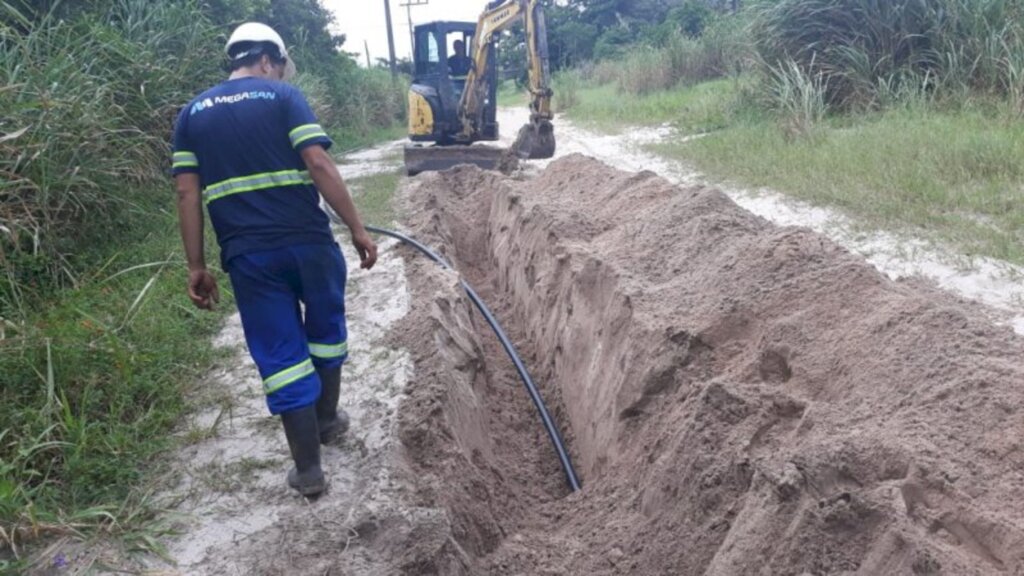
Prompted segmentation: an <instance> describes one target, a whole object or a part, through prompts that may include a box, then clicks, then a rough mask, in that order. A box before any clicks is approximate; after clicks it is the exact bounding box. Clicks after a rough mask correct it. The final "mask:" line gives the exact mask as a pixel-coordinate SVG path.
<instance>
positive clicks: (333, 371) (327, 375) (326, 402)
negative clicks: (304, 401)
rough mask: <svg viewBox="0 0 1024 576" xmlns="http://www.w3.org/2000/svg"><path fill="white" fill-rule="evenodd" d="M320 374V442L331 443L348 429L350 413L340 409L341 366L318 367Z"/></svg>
mask: <svg viewBox="0 0 1024 576" xmlns="http://www.w3.org/2000/svg"><path fill="white" fill-rule="evenodd" d="M316 373H317V375H318V376H320V399H319V400H317V401H316V419H317V422H318V424H319V427H320V443H321V444H329V443H331V442H333V441H334V439H335V438H337V437H338V436H340V435H342V434H344V433H345V432H347V431H348V424H349V419H348V414H347V413H346V412H345V411H344V410H340V409H338V397H339V396H340V395H341V366H338V367H336V368H317V369H316Z"/></svg>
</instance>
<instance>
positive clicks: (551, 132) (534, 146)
mask: <svg viewBox="0 0 1024 576" xmlns="http://www.w3.org/2000/svg"><path fill="white" fill-rule="evenodd" d="M511 151H512V154H513V155H514V156H516V157H518V158H521V159H524V160H526V159H529V160H542V159H545V158H553V157H554V156H555V127H554V125H552V124H551V122H550V121H548V120H541V121H540V122H536V123H534V122H531V123H529V124H526V125H524V126H523V127H522V128H520V129H519V135H518V136H516V141H515V143H513V144H512V150H511Z"/></svg>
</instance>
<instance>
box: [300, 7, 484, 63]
mask: <svg viewBox="0 0 1024 576" xmlns="http://www.w3.org/2000/svg"><path fill="white" fill-rule="evenodd" d="M384 1H385V0H320V2H321V4H323V5H324V7H325V8H327V9H328V10H330V11H332V12H334V16H335V20H336V24H335V30H334V31H335V32H339V33H342V34H345V36H346V37H347V40H345V46H344V47H343V49H344V50H345V51H346V52H358V53H359V58H358V59H357V60H358V61H359V63H360V64H361V65H363V66H365V65H366V55H365V53H364V49H363V41H364V40H365V41H366V43H368V44H369V47H370V57H371V58H372V59H373V61H374V62H376V60H377V58H387V57H388V29H387V26H386V25H385V20H384ZM387 1H388V2H390V3H391V20H392V23H393V24H394V27H395V55H396V56H397V57H398V58H403V57H405V58H408V57H409V55H410V47H409V45H410V38H409V17H408V14H409V11H408V10H407V9H406V8H402V7H401V5H402V4H406V3H408V2H409V1H410V0H387ZM411 1H412V2H413V3H416V2H427V4H424V5H422V6H413V7H412V9H411V12H412V22H413V25H414V26H415V25H417V24H425V23H427V22H433V21H434V20H464V21H467V22H476V20H477V17H478V16H480V13H481V12H483V10H484V6H485V5H486V4H487V0H411Z"/></svg>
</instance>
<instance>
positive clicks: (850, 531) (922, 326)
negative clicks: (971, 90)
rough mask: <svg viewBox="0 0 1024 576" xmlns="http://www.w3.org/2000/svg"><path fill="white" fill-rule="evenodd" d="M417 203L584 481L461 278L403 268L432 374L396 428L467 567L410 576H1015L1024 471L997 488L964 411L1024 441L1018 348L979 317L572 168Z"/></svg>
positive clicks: (457, 182)
mask: <svg viewBox="0 0 1024 576" xmlns="http://www.w3.org/2000/svg"><path fill="white" fill-rule="evenodd" d="M404 195H405V196H406V198H407V201H408V202H409V204H410V205H411V206H412V208H411V210H409V211H408V217H407V218H406V223H407V224H408V225H409V227H410V229H411V231H412V232H413V235H414V236H416V237H418V238H419V239H420V240H422V241H424V242H426V243H427V244H429V245H431V246H434V247H436V248H437V249H438V250H439V251H440V252H442V254H443V255H444V256H445V257H446V258H447V259H448V260H449V261H451V262H452V263H453V264H454V265H455V267H456V268H457V269H458V270H459V272H460V273H461V274H462V275H463V276H464V277H465V278H466V279H468V280H469V281H470V282H471V283H472V284H473V285H474V286H475V287H476V288H477V290H478V291H479V292H480V293H481V294H482V295H483V296H484V298H485V300H486V301H487V302H488V303H489V304H491V306H492V307H493V308H494V312H495V313H496V315H497V317H498V319H499V320H500V321H501V322H502V324H503V326H504V327H505V329H506V331H507V332H508V333H509V335H510V336H511V337H512V339H513V341H514V342H515V344H516V345H517V346H518V347H519V348H520V351H521V352H522V353H523V356H524V358H523V359H524V361H525V363H526V365H527V366H528V367H529V368H530V370H531V372H532V373H533V376H534V379H535V380H536V381H537V383H538V385H539V386H540V388H541V391H542V394H543V396H544V398H545V399H546V400H547V401H548V403H549V405H550V406H549V407H550V408H551V411H552V414H553V415H554V416H555V420H556V421H557V422H558V423H559V424H560V427H561V430H562V432H563V435H564V436H565V438H566V440H567V442H568V444H569V448H570V452H571V454H572V456H573V460H574V462H575V464H576V468H577V471H578V472H579V474H580V476H581V478H582V480H583V483H584V490H583V492H582V494H578V495H569V494H568V491H567V488H566V487H565V483H564V476H563V475H562V472H561V470H560V469H559V466H558V462H557V459H556V457H555V455H554V451H553V450H552V449H551V446H550V443H549V442H548V439H547V437H546V435H545V434H544V431H543V429H542V427H541V425H540V423H539V421H538V419H537V417H536V413H535V411H534V409H533V407H532V405H531V404H530V402H529V399H528V397H527V395H526V393H525V392H524V391H523V389H522V385H521V383H520V382H519V381H518V379H517V378H516V377H515V374H514V371H513V369H512V368H511V365H510V363H509V361H508V359H507V358H506V357H505V355H504V353H503V352H502V351H501V349H500V347H499V346H498V344H497V342H496V340H495V339H494V337H493V335H491V334H490V332H489V328H487V326H486V325H485V323H484V322H483V320H482V319H481V318H480V317H479V316H478V315H477V314H476V313H475V311H473V309H472V307H471V305H470V303H469V302H468V300H467V299H466V298H465V297H464V296H462V295H461V294H460V289H459V285H458V283H457V281H456V279H455V277H454V276H453V275H451V274H445V273H441V272H438V271H437V270H436V267H435V266H434V265H433V264H431V263H424V262H422V261H419V260H417V261H415V262H413V263H412V264H411V265H410V267H409V268H408V269H407V270H408V271H409V278H410V285H411V288H412V290H413V292H414V297H413V301H414V303H415V304H414V310H413V313H412V314H411V316H412V321H411V323H409V324H407V326H408V327H409V328H411V330H409V332H410V334H409V335H408V336H407V337H408V338H409V339H411V341H413V342H418V344H410V347H412V348H415V346H419V351H418V352H417V353H416V354H414V356H415V359H414V361H415V362H416V366H417V368H416V373H417V374H419V375H420V377H419V378H417V381H416V382H414V383H412V385H411V386H410V396H411V400H410V401H408V402H406V404H404V405H403V408H402V411H401V412H402V416H401V418H402V419H403V423H402V425H401V426H400V434H401V435H402V438H401V439H402V442H403V445H404V446H405V448H406V452H405V455H406V457H407V458H408V460H409V462H410V465H411V466H412V467H413V468H414V471H415V472H417V473H418V478H419V479H420V480H421V481H422V482H421V488H422V490H421V491H420V494H419V497H420V498H421V499H422V500H423V501H422V502H420V505H425V506H431V507H436V508H440V509H444V510H445V511H446V514H447V515H448V518H449V520H450V524H451V526H450V527H451V536H452V542H453V543H454V544H452V548H455V550H449V551H450V552H451V554H450V555H449V557H448V558H447V559H446V560H445V561H444V562H443V563H442V562H434V563H433V564H432V565H431V566H427V565H426V564H423V565H418V566H413V567H411V568H410V569H408V570H406V571H405V572H406V573H442V574H477V573H488V574H525V573H531V574H533V573H536V574H561V573H565V574H619V573H637V574H641V573H652V574H653V573H674V574H715V575H725V574H738V573H751V574H755V573H756V574H769V573H772V574H776V573H793V574H799V573H801V572H809V573H834V572H842V571H847V572H849V571H854V570H858V569H859V570H860V572H858V573H892V574H904V573H911V572H913V573H915V574H916V573H924V574H927V573H936V572H933V571H929V570H931V568H929V567H931V566H935V565H938V564H939V563H941V565H942V566H944V567H945V569H946V570H947V572H946V573H957V574H984V573H988V572H986V570H990V569H991V568H992V567H993V566H995V567H997V568H998V567H1004V566H1015V565H1017V564H1018V563H1020V562H1021V560H1020V558H1018V556H1020V555H1019V554H1018V553H1017V552H1015V550H1017V549H1016V548H1015V547H1014V545H1012V543H1013V542H1017V541H1024V540H1019V538H1020V537H1021V535H1020V532H1019V531H1018V530H1017V529H1016V528H1015V527H1014V524H1013V522H1008V521H1004V519H1003V518H1002V515H1003V514H1004V513H1005V510H1003V506H1002V502H1005V501H1007V499H1013V498H1015V497H1016V496H1014V495H1016V494H1024V477H1022V478H1021V479H1020V482H1018V480H1013V481H1012V482H1007V481H1005V477H1004V475H1005V473H1006V470H1005V468H1006V464H1005V462H1003V461H1001V460H1000V459H999V458H998V457H995V456H994V455H995V454H999V453H1001V452H999V451H1000V450H1003V451H1006V450H1015V449H1016V448H1012V447H1006V446H1004V443H1005V441H1004V440H1002V439H1000V438H997V437H995V436H991V435H990V434H989V431H990V430H992V429H994V428H993V426H977V425H975V423H976V422H977V421H978V417H977V416H976V417H974V418H972V419H970V420H966V419H964V418H962V417H958V415H959V414H961V411H963V410H965V409H969V410H971V411H972V413H974V414H976V415H977V414H984V418H985V419H989V420H990V421H992V422H996V421H998V422H1001V424H999V425H998V426H995V428H998V427H1003V428H1004V429H1007V430H1008V429H1013V430H1019V429H1024V420H1022V415H1021V414H1020V413H1018V412H1016V411H1014V410H1007V409H1006V407H1007V406H1012V405H1016V403H1017V402H1018V400H1019V397H1020V394H1021V393H1020V391H1019V385H1018V384H1017V383H1019V381H1020V378H1021V377H1022V374H1024V367H1022V366H1021V365H1020V362H1019V359H1020V357H1022V356H1021V355H1020V354H1021V350H1022V349H1021V342H1020V341H1018V340H1016V339H1014V337H1013V335H1012V333H1010V332H1009V331H1008V330H1006V329H1004V328H994V327H992V326H991V325H990V324H989V323H988V322H987V321H986V320H984V318H983V315H982V314H981V313H979V311H978V310H977V309H976V307H973V306H971V305H969V304H966V303H964V302H962V301H958V300H956V299H953V298H951V297H949V296H948V295H944V294H942V293H941V292H939V291H937V290H935V289H934V288H931V287H928V286H924V285H919V284H918V283H894V282H891V281H889V280H887V279H885V278H884V277H883V276H882V275H880V274H879V273H878V272H877V271H875V270H873V269H872V268H871V267H870V266H869V265H867V264H866V263H865V262H864V261H863V260H862V259H860V258H858V257H856V256H854V255H851V254H849V253H848V252H846V251H844V250H842V249H841V248H839V247H837V246H835V245H834V244H832V243H831V242H829V241H828V240H826V239H824V238H822V237H820V236H818V235H816V234H814V233H812V232H810V231H808V230H802V229H793V228H789V229H786V228H777V227H774V226H772V225H770V224H768V223H767V222H765V221H764V220H761V219H759V218H757V217H755V216H753V215H752V214H750V213H748V212H745V211H743V210H741V209H739V208H738V207H737V206H736V205H735V204H734V203H732V202H731V201H729V200H728V199H727V198H726V197H725V196H724V195H722V194H721V193H720V192H718V191H715V190H711V189H706V188H692V189H677V188H675V187H673V186H671V185H669V184H668V183H666V182H665V181H663V180H661V179H660V178H657V177H656V176H655V175H653V174H650V173H641V174H627V173H622V172H618V171H614V170H611V169H609V168H608V167H607V166H603V165H601V164H600V163H597V162H594V161H592V160H588V159H585V158H580V157H576V158H567V159H564V160H560V161H558V163H557V165H553V166H552V167H551V168H549V169H548V170H547V171H546V172H544V173H543V174H541V175H539V176H538V177H537V178H536V179H532V180H526V181H515V180H508V179H503V178H502V177H500V176H495V175H490V174H486V173H483V172H481V171H479V170H475V169H470V168H459V169H455V170H454V171H450V172H447V173H442V174H432V175H426V176H422V177H418V178H417V179H415V180H414V181H413V182H412V183H411V184H410V185H409V186H408V189H407V190H406V191H405V194H404ZM950 350H970V351H971V352H970V353H969V354H967V353H962V354H952V355H951V354H950V353H949V351H950ZM968 407H969V408H968ZM967 477H970V481H969V482H967V483H966V484H963V485H964V486H965V487H964V488H961V487H960V485H953V484H952V483H951V482H950V481H948V480H945V479H948V478H967ZM936 478H938V479H936ZM1015 478H1016V477H1015ZM974 486H985V489H984V490H983V491H982V490H976V489H975V488H974ZM998 494H1001V496H997V495H998ZM921 502H925V503H924V504H922V503H921ZM926 509H927V510H926ZM932 516H934V518H936V519H934V520H930V518H932ZM929 522H930V523H929ZM947 525H948V527H945V528H943V526H947ZM936 527H938V528H936ZM937 530H938V531H937ZM942 530H945V531H946V532H949V533H953V534H956V536H955V538H949V537H946V536H944V535H943V534H944V533H943V532H942ZM778 534H784V537H781V538H777V537H775V536H773V535H778ZM954 540H955V542H954ZM951 542H952V544H951ZM452 558H454V559H455V560H452ZM1021 565H1024V564H1021ZM417 569H418V570H419V571H418V572H417ZM921 570H924V571H923V572H921Z"/></svg>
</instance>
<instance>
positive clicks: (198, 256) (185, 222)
mask: <svg viewBox="0 0 1024 576" xmlns="http://www.w3.org/2000/svg"><path fill="white" fill-rule="evenodd" d="M174 183H175V186H176V187H177V189H178V220H179V223H180V225H181V240H182V242H183V243H184V244H185V260H186V261H187V262H188V297H189V298H190V299H191V300H192V303H193V304H195V305H196V307H197V308H202V309H204V310H213V305H214V304H216V303H217V302H220V293H219V292H218V290H217V280H216V279H215V278H214V277H213V275H212V274H210V272H209V271H208V270H207V269H206V258H205V256H204V255H203V195H202V192H201V190H200V188H199V175H198V174H195V173H191V172H186V173H182V174H178V175H177V176H175V177H174Z"/></svg>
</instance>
